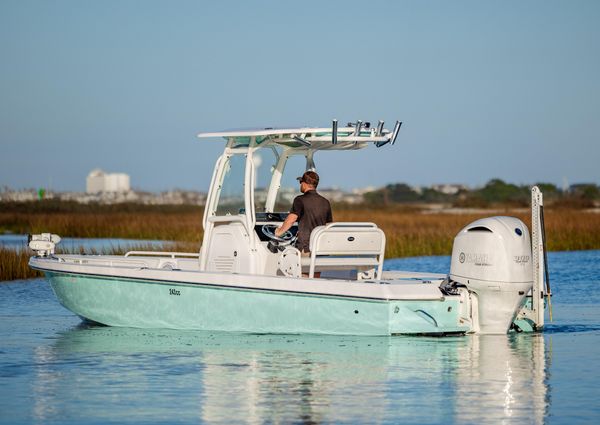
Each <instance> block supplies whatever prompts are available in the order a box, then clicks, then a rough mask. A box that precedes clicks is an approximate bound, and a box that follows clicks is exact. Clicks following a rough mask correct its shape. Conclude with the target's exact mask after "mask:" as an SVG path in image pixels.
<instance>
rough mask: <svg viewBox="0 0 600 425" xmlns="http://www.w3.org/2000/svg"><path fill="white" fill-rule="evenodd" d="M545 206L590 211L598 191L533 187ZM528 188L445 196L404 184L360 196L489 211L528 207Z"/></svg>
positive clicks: (587, 186)
mask: <svg viewBox="0 0 600 425" xmlns="http://www.w3.org/2000/svg"><path fill="white" fill-rule="evenodd" d="M536 185H537V186H538V187H539V188H540V190H541V191H542V193H543V194H544V201H545V202H546V203H547V204H552V205H557V206H565V207H577V208H582V207H590V208H591V207H594V206H597V205H598V204H599V203H600V187H599V186H598V185H596V184H593V183H583V184H575V185H572V186H570V187H569V189H568V190H562V189H560V188H558V187H557V186H556V185H554V184H552V183H536ZM531 187H532V186H531V185H516V184H512V183H507V182H504V181H503V180H501V179H492V180H490V181H488V182H487V183H486V184H485V185H484V186H483V187H481V188H477V189H472V190H469V189H465V188H462V189H460V190H458V191H457V192H456V193H453V194H448V193H444V192H442V191H439V190H436V189H434V188H423V189H420V190H415V189H414V188H412V187H410V186H409V185H407V184H405V183H394V184H389V185H387V186H385V187H383V188H381V189H377V190H375V191H372V192H368V193H366V194H365V195H364V197H365V202H367V203H370V204H376V205H390V204H410V203H445V204H451V205H453V206H456V207H489V206H493V205H508V206H515V207H520V206H523V207H525V206H528V205H529V203H530V200H531Z"/></svg>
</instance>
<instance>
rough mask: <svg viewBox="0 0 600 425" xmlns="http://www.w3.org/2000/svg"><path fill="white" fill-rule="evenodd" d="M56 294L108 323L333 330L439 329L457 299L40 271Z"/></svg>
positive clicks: (455, 321)
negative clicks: (323, 292)
mask: <svg viewBox="0 0 600 425" xmlns="http://www.w3.org/2000/svg"><path fill="white" fill-rule="evenodd" d="M46 275H47V278H48V280H49V281H50V283H51V285H52V288H53V290H54V292H55V294H56V296H57V298H58V299H59V301H60V302H61V303H62V304H63V305H64V306H65V307H66V308H68V309H69V310H71V311H73V312H74V313H76V314H77V315H79V316H81V317H83V318H85V319H88V320H92V321H95V322H98V323H102V324H106V325H110V326H126V327H138V328H171V329H197V330H215V331H235V332H255V333H315V334H338V335H390V334H444V333H460V332H467V331H469V328H468V327H467V326H460V325H459V317H458V312H459V301H458V299H456V298H445V299H440V300H435V301H432V300H427V301H412V300H410V301H386V300H369V299H364V298H363V299H361V298H349V297H335V296H322V295H311V294H298V293H292V292H274V291H266V290H264V291H263V290H246V289H239V288H236V289H234V288H226V287H215V286H205V285H199V284H185V283H171V282H169V283H163V282H156V281H145V280H141V279H126V278H110V277H104V276H89V275H78V274H67V273H55V272H46Z"/></svg>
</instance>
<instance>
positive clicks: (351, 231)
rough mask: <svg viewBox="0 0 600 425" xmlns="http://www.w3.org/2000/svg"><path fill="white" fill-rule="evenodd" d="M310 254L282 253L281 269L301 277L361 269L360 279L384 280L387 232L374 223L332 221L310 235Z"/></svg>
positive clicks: (287, 251)
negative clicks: (318, 273) (303, 255)
mask: <svg viewBox="0 0 600 425" xmlns="http://www.w3.org/2000/svg"><path fill="white" fill-rule="evenodd" d="M309 247H310V257H301V256H300V253H299V251H298V250H297V249H296V248H287V249H286V250H285V251H283V253H282V254H281V257H280V261H279V269H280V270H281V271H282V272H283V273H284V275H286V276H290V277H299V275H300V272H301V271H304V272H305V273H306V271H308V277H309V278H313V277H314V275H315V272H316V271H317V272H318V271H326V270H358V276H357V279H359V280H361V279H380V278H381V272H382V269H383V257H384V252H385V234H384V233H383V231H382V230H381V229H379V228H378V227H377V225H376V224H374V223H353V222H348V223H345V222H341V223H329V224H327V225H325V226H319V227H316V228H315V229H314V230H313V231H312V233H311V234H310V242H309Z"/></svg>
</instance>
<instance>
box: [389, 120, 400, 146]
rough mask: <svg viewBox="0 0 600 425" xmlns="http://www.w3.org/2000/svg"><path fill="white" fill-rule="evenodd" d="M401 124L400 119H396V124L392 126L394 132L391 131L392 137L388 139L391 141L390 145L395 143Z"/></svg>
mask: <svg viewBox="0 0 600 425" xmlns="http://www.w3.org/2000/svg"><path fill="white" fill-rule="evenodd" d="M401 126H402V122H401V121H396V125H395V126H394V132H393V133H392V137H391V138H390V140H391V141H392V146H393V145H394V143H396V137H398V132H399V131H400V127H401Z"/></svg>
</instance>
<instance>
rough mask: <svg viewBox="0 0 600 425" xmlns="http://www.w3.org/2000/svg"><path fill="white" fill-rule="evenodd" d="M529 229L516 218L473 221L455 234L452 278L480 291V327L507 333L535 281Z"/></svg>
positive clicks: (486, 330)
mask: <svg viewBox="0 0 600 425" xmlns="http://www.w3.org/2000/svg"><path fill="white" fill-rule="evenodd" d="M531 257H532V256H531V241H530V238H529V229H528V228H527V226H526V225H525V223H523V222H522V221H521V220H519V219H518V218H514V217H489V218H484V219H481V220H477V221H474V222H473V223H471V224H469V225H468V226H466V227H465V228H463V229H462V230H461V231H460V232H459V233H458V235H457V236H456V237H455V239H454V246H453V248H452V262H451V266H450V279H452V280H453V281H455V282H458V283H461V284H463V285H465V286H466V287H467V289H468V290H469V291H470V292H471V293H472V294H473V293H474V294H475V295H476V297H477V305H478V307H477V313H478V322H479V332H481V333H506V332H507V331H508V329H509V328H510V325H511V323H512V322H513V320H514V318H515V316H516V315H517V313H518V311H519V309H520V308H521V306H522V305H523V303H524V301H525V296H526V294H527V292H529V290H530V289H531V287H532V286H533V274H532V258H531Z"/></svg>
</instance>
